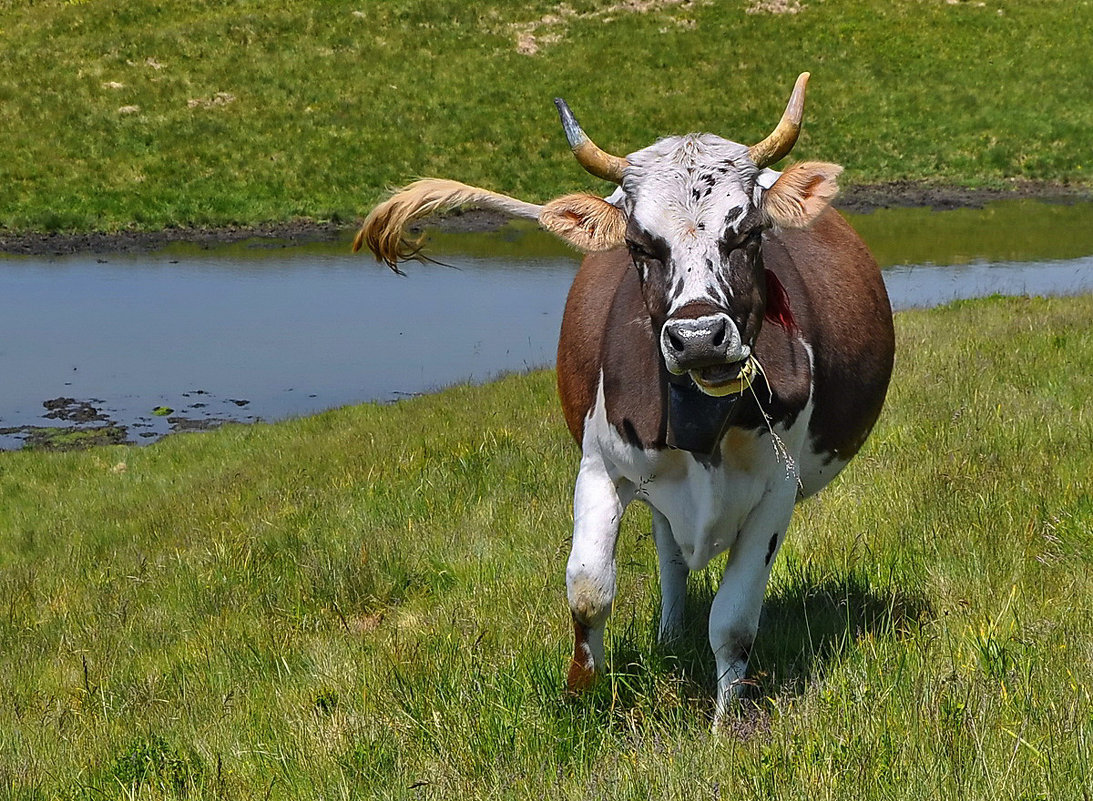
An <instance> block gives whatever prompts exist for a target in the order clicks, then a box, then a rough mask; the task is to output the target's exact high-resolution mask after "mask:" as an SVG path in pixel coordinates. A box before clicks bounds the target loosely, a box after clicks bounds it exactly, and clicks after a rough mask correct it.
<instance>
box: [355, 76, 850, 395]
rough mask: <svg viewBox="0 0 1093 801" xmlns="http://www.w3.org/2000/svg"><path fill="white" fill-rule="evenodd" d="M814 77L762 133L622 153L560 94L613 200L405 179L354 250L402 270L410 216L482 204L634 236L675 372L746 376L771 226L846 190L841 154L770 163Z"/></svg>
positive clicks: (779, 154) (811, 213)
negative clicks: (528, 199)
mask: <svg viewBox="0 0 1093 801" xmlns="http://www.w3.org/2000/svg"><path fill="white" fill-rule="evenodd" d="M807 82H808V73H803V74H802V75H801V76H800V77H799V78H798V79H797V83H796V85H795V86H794V89H793V94H792V96H791V97H790V101H789V104H788V105H787V107H786V111H785V113H784V114H783V115H782V119H781V121H780V122H779V123H778V126H777V127H776V128H775V130H774V132H773V133H771V134H770V136H768V137H767V138H766V139H764V140H763V141H762V142H759V143H758V144H756V145H752V146H750V147H749V146H747V145H741V144H737V143H736V142H730V141H728V140H726V139H722V138H721V137H719V136H714V135H712V134H691V135H688V136H674V137H669V138H666V139H661V140H660V141H658V142H656V143H655V144H653V145H651V146H649V147H647V148H645V149H643V150H639V151H637V152H635V153H631V154H630V155H629V156H627V157H626V158H620V157H618V156H613V155H611V154H609V153H606V152H605V151H603V150H601V149H600V148H599V147H597V146H596V145H595V144H594V143H593V142H592V141H591V140H590V139H589V138H588V137H587V136H586V135H585V133H584V131H582V130H581V127H580V126H579V125H578V124H577V121H576V119H575V118H574V116H573V114H572V112H570V110H569V107H568V106H566V104H565V103H564V101H561V100H558V101H556V104H557V106H558V110H559V113H560V114H561V118H562V125H563V127H564V129H565V132H566V136H567V137H568V139H569V143H570V146H571V147H572V149H573V152H574V155H575V156H576V157H577V159H578V161H579V162H580V163H581V165H582V166H583V167H584V168H585V169H586V170H588V171H589V172H590V173H592V174H593V175H596V176H597V177H600V178H603V179H605V180H609V181H613V182H614V183H617V184H618V185H619V186H618V189H617V190H616V191H615V192H614V193H613V194H612V195H610V196H609V197H608V198H606V199H603V198H599V197H596V196H593V195H586V194H576V195H565V196H563V197H560V198H557V199H556V200H552V201H551V202H549V203H547V204H546V205H544V206H537V205H534V204H530V203H525V202H523V201H520V200H516V199H515V198H510V197H507V196H505V195H499V194H497V193H494V192H489V191H487V190H483V189H477V188H475V187H468V186H466V185H464V184H459V183H456V182H454V181H439V180H433V179H427V180H424V181H419V182H418V183H416V184H412V185H411V186H409V187H406V188H405V189H403V190H402V191H400V192H399V193H397V194H395V195H394V196H393V197H391V198H390V199H388V200H387V201H385V202H384V203H382V204H380V205H379V206H377V207H376V209H375V210H373V212H372V213H371V214H370V215H369V217H368V219H367V220H365V223H364V226H363V227H362V228H361V232H360V234H358V236H357V240H356V241H355V243H354V250H356V249H357V248H359V247H360V246H361V245H362V244H367V245H368V246H369V248H370V249H371V250H372V251H373V252H374V253H375V254H376V256H377V257H378V258H380V259H381V260H382V261H385V262H386V263H387V264H388V265H390V266H391V267H396V265H397V262H398V261H401V260H404V259H407V258H412V257H413V256H414V255H415V253H416V252H417V246H416V245H415V244H414V243H408V242H407V241H406V240H405V239H403V238H402V232H403V227H404V226H405V225H406V224H407V223H408V222H409V221H410V220H412V219H415V218H417V217H421V216H424V215H425V214H428V213H432V212H434V211H437V210H442V209H444V208H450V207H453V206H458V205H466V204H471V203H473V204H477V205H480V206H488V207H490V208H494V209H497V210H500V211H504V212H506V213H509V214H511V215H514V216H525V217H534V218H536V219H538V220H539V222H540V223H541V224H542V225H543V226H544V227H545V228H547V229H548V230H550V231H552V232H554V233H555V234H557V235H558V236H560V237H561V238H562V239H564V240H566V241H567V242H569V243H570V244H572V245H574V246H575V247H577V248H579V249H581V250H584V251H602V250H610V249H612V248H616V247H619V246H623V245H625V247H626V248H627V249H628V250H629V252H630V257H631V259H632V261H633V263H634V269H635V270H636V271H637V274H638V277H639V279H640V281H641V287H642V293H643V295H644V299H645V305H646V307H647V309H648V311H649V315H650V317H651V318H652V321H653V325H654V330H655V331H657V332H658V337H659V343H660V349H661V354H662V356H663V358H664V364H665V366H666V367H667V369H668V371H669V372H670V373H672V374H673V375H677V376H683V375H685V374H688V373H689V374H690V376H691V377H692V378H693V379H694V381H695V384H696V385H697V386H698V387H699V388H700V389H701V390H702V391H703V392H705V393H707V394H710V395H722V394H725V393H726V392H727V391H728V390H727V389H726V387H730V386H734V385H739V381H738V376H739V374H740V372H741V370H742V369H743V368H744V367H745V365H747V364H748V357H749V356H750V355H751V352H752V348H753V347H754V344H755V340H756V337H757V336H758V335H759V329H760V327H761V325H762V321H763V318H764V315H765V314H767V313H768V311H769V309H768V294H769V291H770V290H769V289H768V287H772V288H774V290H775V291H779V289H780V285H778V283H777V279H774V278H773V277H772V276H771V275H769V274H768V273H767V272H766V271H765V270H764V267H763V258H762V241H761V234H762V232H763V230H764V229H766V228H769V227H771V226H778V227H783V228H800V227H804V226H806V225H808V224H809V223H811V222H812V220H814V219H815V218H816V217H817V216H818V215H819V214H820V212H822V211H823V210H824V208H826V207H827V205H828V203H829V202H830V200H831V198H833V197H834V195H835V193H836V192H837V191H838V188H837V185H836V178H837V177H838V175H839V173H840V172H842V168H841V167H839V166H838V165H835V164H826V163H820V162H804V163H801V164H796V165H794V166H792V167H790V168H788V169H787V170H786V171H785V172H783V173H777V172H773V171H771V170H769V169H766V168H767V167H768V166H769V165H771V164H774V163H775V162H777V161H778V160H780V159H781V158H783V157H784V156H785V155H786V154H788V153H789V151H790V149H792V147H793V145H794V143H795V142H796V141H797V136H798V134H799V133H800V125H801V116H802V112H803V109H804V95H805V86H806V84H807Z"/></svg>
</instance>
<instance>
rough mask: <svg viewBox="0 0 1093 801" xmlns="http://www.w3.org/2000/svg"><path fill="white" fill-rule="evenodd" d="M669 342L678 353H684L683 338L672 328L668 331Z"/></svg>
mask: <svg viewBox="0 0 1093 801" xmlns="http://www.w3.org/2000/svg"><path fill="white" fill-rule="evenodd" d="M668 344H669V345H671V346H672V350H674V351H675V352H676V353H683V340H682V339H680V338H679V335H678V334H676V333H673V332H672V331H671V330H669V331H668Z"/></svg>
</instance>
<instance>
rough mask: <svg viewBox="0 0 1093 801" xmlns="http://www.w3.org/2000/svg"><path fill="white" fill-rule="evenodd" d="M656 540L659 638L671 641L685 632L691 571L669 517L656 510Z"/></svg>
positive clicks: (654, 539)
mask: <svg viewBox="0 0 1093 801" xmlns="http://www.w3.org/2000/svg"><path fill="white" fill-rule="evenodd" d="M653 541H654V542H656V545H657V560H658V561H659V562H660V629H659V631H658V633H657V639H659V640H660V642H668V641H669V640H673V639H675V638H676V637H678V636H679V635H680V634H681V633H682V631H683V607H684V605H685V604H686V601H687V574H688V573H690V570H689V568H688V567H687V563H686V562H684V561H683V554H682V553H680V551H679V544H678V543H677V542H676V540H675V537H673V536H672V526H671V524H670V523H669V522H668V518H666V517H665V516H664V515H662V514H661V513H660V512H658V511H657V510H656V509H653Z"/></svg>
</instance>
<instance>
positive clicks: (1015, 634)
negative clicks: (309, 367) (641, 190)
mask: <svg viewBox="0 0 1093 801" xmlns="http://www.w3.org/2000/svg"><path fill="white" fill-rule="evenodd" d="M1091 318H1093V296H1087V297H1082V298H1075V299H1058V300H1027V299H1007V300H1002V299H990V300H985V301H978V302H970V303H961V304H957V305H955V306H951V307H947V308H943V309H939V310H933V311H924V312H911V313H903V314H900V315H898V316H897V326H898V333H899V342H900V346H899V353H898V366H897V378H896V381H895V383H894V385H893V387H892V390H891V394H890V398H889V403H888V406H887V408H886V410H885V413H884V415H883V416H882V418H881V421H880V423H879V425H878V428H877V430H876V431H875V433H874V435H873V437H872V438H871V440H870V441H869V443H868V444H867V446H866V448H865V449H864V451H863V453H862V455H861V456H859V458H858V459H857V460H856V462H855V463H854V464H852V465H851V467H850V468H849V469H848V470H847V472H846V473H845V474H844V475H843V476H842V477H841V478H840V479H839V480H838V481H837V482H836V484H835V485H833V486H832V487H830V488H828V489H827V490H826V491H825V492H823V493H821V494H820V495H819V496H818V497H816V498H814V499H812V500H810V501H808V502H807V503H805V504H804V505H803V506H802V507H801V508H800V509H799V511H798V515H797V517H796V518H795V522H794V524H793V526H792V529H791V533H790V536H789V538H788V540H787V542H786V545H785V547H784V548H783V550H782V553H781V555H780V557H779V560H778V562H777V565H776V568H775V571H774V576H773V579H772V583H771V587H770V591H769V593H768V600H767V604H766V607H765V612H764V618H763V623H762V625H761V629H760V638H759V641H758V643H757V647H756V650H755V653H754V658H753V672H754V675H755V678H756V682H757V687H756V689H755V692H754V699H753V701H754V702H753V703H751V704H748V705H746V706H745V707H744V708H743V709H742V710H741V712H740V714H739V716H738V717H737V718H736V719H735V720H734V721H733V722H732V725H731V726H730V727H729V728H730V731H729V732H728V733H727V734H725V735H721V736H714V735H712V734H711V733H710V725H709V718H708V713H709V709H710V693H711V682H710V673H711V659H710V657H709V656H708V654H707V653H706V648H707V646H706V643H705V634H704V623H703V616H704V614H705V608H706V607H707V606H708V604H709V601H710V598H711V593H712V590H713V587H714V585H715V583H716V574H715V573H714V572H713V571H707V572H706V573H702V574H696V575H695V576H693V577H692V581H693V585H694V590H695V592H694V598H695V603H694V604H693V608H692V609H691V610H690V612H691V614H692V616H693V617H694V618H695V620H696V622H695V624H694V627H693V630H692V631H691V633H690V636H688V638H687V639H686V641H685V644H684V645H683V646H682V647H681V648H679V649H678V650H675V651H668V650H663V649H660V648H658V647H657V646H656V645H654V642H653V639H654V637H653V635H654V629H655V623H656V620H657V610H656V604H657V600H656V599H657V589H656V575H655V564H656V561H655V556H654V550H653V545H652V542H651V538H650V536H649V533H648V531H649V520H648V515H647V513H645V512H644V511H643V510H637V509H635V510H633V511H632V512H631V513H630V514H629V515H628V516H627V519H626V521H625V523H624V530H623V535H622V537H621V544H620V552H619V563H620V580H619V584H620V593H619V603H618V606H617V609H616V612H615V615H614V617H613V618H612V622H611V624H610V625H609V626H608V637H609V644H608V648H609V654H610V660H611V664H612V672H611V674H610V676H609V678H608V679H607V680H605V681H604V682H603V683H602V685H601V686H599V687H598V688H596V690H595V691H594V692H592V693H590V694H588V695H586V696H584V697H582V698H579V699H571V698H567V697H566V696H565V695H564V693H563V676H564V670H565V667H566V659H567V655H568V650H567V649H568V648H569V646H570V630H569V621H568V618H569V616H568V610H567V608H566V601H565V592H564V586H563V572H564V571H563V566H564V561H565V556H566V553H567V546H568V536H569V525H570V522H569V521H570V511H569V501H570V492H571V483H572V477H573V475H574V471H575V467H576V459H577V457H576V451H575V447H574V446H573V445H572V444H571V443H570V442H569V441H568V439H567V435H566V433H565V431H564V425H563V424H562V420H561V416H560V413H559V411H558V409H557V405H556V401H555V399H554V389H553V378H552V375H551V374H550V373H545V372H544V373H536V374H532V375H529V376H517V377H511V378H507V379H505V380H502V381H499V382H497V383H494V384H490V385H487V386H481V387H473V388H468V387H457V388H453V389H451V390H449V391H447V392H444V393H441V394H439V395H435V396H431V397H423V398H420V399H415V400H411V401H406V402H400V403H397V404H394V405H390V406H383V407H377V406H361V407H355V408H348V409H342V410H338V411H333V412H329V413H326V414H322V415H319V416H316V417H312V418H307V419H302V420H297V421H290V422H285V423H279V424H276V425H256V426H251V427H230V428H226V429H222V430H220V431H217V432H213V433H209V434H201V435H180V436H175V437H170V438H168V439H166V440H164V441H162V442H159V443H157V444H155V445H152V446H150V447H146V448H135V447H109V448H98V449H92V450H89V451H84V452H79V453H64V454H62V453H30V452H9V453H0V796H2V797H5V798H9V797H10V798H17V799H52V798H88V799H91V798H104V797H105V798H140V799H160V798H182V797H185V798H190V799H200V798H210V799H212V798H230V799H235V798H238V799H244V798H246V799H253V798H284V799H302V798H321V799H343V798H357V797H378V798H413V799H429V798H437V799H450V798H472V797H489V798H514V799H543V798H552V799H553V798H574V799H577V798H580V799H598V798H603V799H629V798H633V799H642V800H643V801H644V799H650V798H656V799H661V798H680V799H694V798H711V799H716V798H764V799H808V800H809V801H816V800H817V799H828V798H831V799H840V798H846V799H862V798H867V799H872V798H877V799H880V798H884V799H890V798H900V799H905V798H906V799H938V798H953V799H957V798H959V799H962V801H963V800H964V799H992V800H993V799H998V798H1030V799H1031V798H1045V799H1080V798H1088V797H1089V794H1088V793H1089V791H1088V787H1089V785H1088V777H1089V776H1090V775H1093V698H1091V696H1090V683H1089V677H1090V675H1093V612H1091V608H1093V606H1091V603H1090V599H1091V598H1093V571H1091V569H1090V565H1091V561H1093V478H1091V476H1093V452H1091V449H1090V447H1089V444H1090V442H1093V416H1091V414H1090V409H1089V398H1090V397H1093V331H1091V329H1090V326H1089V320H1090V319H1091ZM1083 794H1084V795H1083Z"/></svg>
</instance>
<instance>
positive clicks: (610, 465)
mask: <svg viewBox="0 0 1093 801" xmlns="http://www.w3.org/2000/svg"><path fill="white" fill-rule="evenodd" d="M807 82H808V73H804V74H802V75H801V76H800V77H799V78H798V80H797V84H796V86H795V87H794V90H793V94H792V96H791V98H790V102H789V105H788V106H787V108H786V112H785V114H784V115H783V116H782V120H781V121H780V122H779V124H778V126H777V128H776V129H775V130H774V132H773V133H772V134H771V135H770V136H768V137H767V138H766V139H764V140H763V141H762V142H760V143H759V144H757V145H753V146H751V147H748V146H746V145H740V144H737V143H735V142H730V141H727V140H725V139H722V138H720V137H718V136H713V135H711V134H692V135H688V136H673V137H669V138H666V139H661V140H660V141H658V142H656V143H655V144H653V145H651V146H649V147H647V148H645V149H643V150H639V151H637V152H635V153H631V154H630V155H629V156H627V157H625V158H620V157H617V156H612V155H610V154H608V153H606V152H604V151H602V150H600V149H599V148H598V147H597V146H596V145H595V144H594V143H592V142H591V141H590V140H589V139H588V137H587V136H585V134H584V132H583V131H582V130H581V128H580V126H579V125H578V124H577V122H576V120H575V119H574V117H573V114H572V113H571V112H570V111H569V108H568V107H567V106H566V105H565V103H564V102H563V101H561V100H558V101H556V103H557V105H558V109H559V113H560V114H561V118H562V124H563V127H564V129H565V132H566V135H567V137H568V139H569V142H570V145H571V147H572V148H573V151H574V153H575V155H576V156H577V158H578V161H580V163H581V164H582V165H583V166H584V167H585V168H586V169H587V170H588V171H589V172H591V173H592V174H594V175H596V176H598V177H601V178H604V179H606V180H610V181H613V182H615V183H617V184H618V189H617V190H616V191H615V192H614V193H613V194H612V195H610V196H609V197H607V198H606V199H601V198H599V197H594V196H591V195H566V196H564V197H561V198H558V199H556V200H553V201H551V202H549V203H547V204H546V205H543V206H539V205H535V204H531V203H526V202H524V201H521V200H517V199H514V198H511V197H507V196H505V195H499V194H497V193H494V192H489V191H487V190H483V189H478V188H475V187H470V186H466V185H464V184H460V183H456V182H454V181H441V180H434V179H426V180H423V181H419V182H417V183H415V184H411V185H410V186H408V187H406V188H405V189H403V190H402V191H400V192H398V193H396V194H395V195H394V196H392V197H391V198H390V199H388V200H387V201H385V202H384V203H382V204H381V205H379V206H378V207H377V208H376V209H374V210H373V212H372V213H371V214H370V215H369V217H368V218H367V220H365V223H364V225H363V227H362V229H361V231H360V233H359V234H358V235H357V239H356V241H355V242H354V250H357V249H359V248H360V247H361V245H362V244H367V246H368V247H369V248H370V249H371V250H372V252H373V253H374V254H375V255H376V257H377V258H378V259H379V260H381V261H383V262H385V263H386V264H388V265H389V266H390V267H392V268H393V269H396V270H397V269H398V263H399V262H400V261H403V260H406V259H410V258H413V257H415V256H416V255H417V254H418V249H419V245H418V243H411V242H408V241H407V240H406V239H405V238H404V226H405V225H406V224H407V223H408V222H410V221H411V220H414V219H417V218H419V217H422V216H425V215H427V214H430V213H433V212H436V211H441V210H445V209H450V208H453V207H456V206H461V205H467V204H475V205H478V206H482V207H487V208H492V209H496V210H500V211H503V212H505V213H507V214H510V215H513V216H521V217H530V218H534V219H538V220H539V222H540V223H541V224H542V225H543V226H544V227H545V228H547V229H548V230H550V231H553V232H554V233H556V234H558V235H559V236H560V237H561V238H563V239H564V240H566V241H567V242H569V243H571V244H573V245H575V246H576V247H578V248H579V249H581V250H583V251H585V252H587V253H589V255H588V256H587V257H586V258H585V259H584V262H583V263H582V264H581V268H580V271H579V272H578V273H577V277H576V279H575V280H574V282H573V286H572V289H571V290H570V293H569V299H568V301H567V303H566V309H565V316H564V318H563V321H562V331H561V340H560V342H559V346H558V391H559V394H560V396H561V401H562V407H563V409H564V411H565V417H566V421H567V423H568V425H569V429H570V431H571V432H572V434H573V436H574V438H575V439H576V440H577V442H578V443H579V444H580V446H581V453H582V456H581V464H580V470H579V471H578V474H577V481H576V489H575V492H574V502H573V506H574V513H573V517H574V525H573V547H572V551H571V553H570V556H569V562H568V564H567V567H566V585H567V590H568V597H569V606H570V609H571V611H572V615H573V624H574V630H575V634H576V645H575V648H574V654H573V660H572V663H571V666H570V670H569V686H570V688H571V689H579V688H580V687H582V686H584V685H585V684H587V683H588V682H589V680H590V679H591V678H592V677H593V676H594V675H595V674H596V673H597V672H598V671H600V670H601V669H602V668H603V667H604V646H603V634H604V625H605V623H606V621H607V617H608V614H609V613H610V611H611V606H612V603H613V601H614V597H615V544H616V540H617V536H618V531H619V522H620V520H621V518H622V514H623V511H624V510H625V509H626V507H627V505H628V504H629V503H630V502H631V501H633V500H635V499H636V500H641V501H644V502H645V503H647V504H648V505H649V506H650V507H651V509H652V515H653V536H654V540H655V542H656V547H657V553H658V558H659V562H660V585H661V599H662V603H661V617H660V637H661V639H662V640H665V639H670V638H672V637H673V636H675V635H676V634H678V632H679V631H680V628H681V623H682V616H683V607H684V599H685V595H686V580H687V574H688V571H690V570H701V569H702V568H704V567H705V566H706V565H707V564H709V562H710V561H711V560H712V559H714V558H715V557H717V556H719V555H721V554H724V553H726V552H727V553H728V558H727V561H726V565H725V570H724V575H723V577H722V580H721V584H720V587H719V589H718V591H717V594H716V597H715V598H714V602H713V606H712V608H711V610H710V619H709V637H710V646H711V648H712V649H713V653H714V657H715V659H716V663H717V702H716V717H717V718H718V719H719V718H720V717H721V716H722V715H723V714H724V713H725V711H726V710H727V709H728V708H729V706H730V704H731V703H732V701H733V699H734V698H736V697H737V695H738V694H739V692H740V689H741V687H742V683H743V681H744V678H745V674H746V670H747V665H748V658H749V654H750V652H751V648H752V643H753V641H754V639H755V634H756V630H757V628H758V624H759V613H760V609H761V606H762V600H763V594H764V592H765V589H766V584H767V579H768V577H769V575H770V569H771V563H772V561H773V559H774V557H775V554H776V553H777V552H778V548H779V546H780V545H781V543H782V539H783V537H784V535H785V532H786V529H787V527H788V525H789V521H790V517H791V515H792V513H793V507H794V504H795V502H796V501H797V500H798V499H800V498H804V497H806V496H808V495H811V494H812V493H814V492H816V491H817V490H819V489H820V488H821V487H823V486H824V485H826V484H827V483H828V482H829V481H831V479H832V478H834V477H835V476H836V475H837V474H838V473H839V471H840V470H842V468H843V467H844V466H845V465H846V464H847V462H848V461H849V460H850V459H851V457H853V456H854V454H855V453H857V451H858V449H859V448H860V447H861V446H862V443H863V442H864V441H865V439H866V437H867V435H868V434H869V431H870V429H871V428H872V427H873V424H874V423H875V422H876V419H877V416H878V415H879V414H880V410H881V406H882V404H883V402H884V396H885V393H886V391H887V387H888V381H889V377H890V375H891V370H892V358H893V351H894V335H893V329H892V314H891V308H890V306H889V303H888V297H887V294H886V293H885V289H884V284H883V282H882V280H881V276H880V271H879V270H878V269H877V265H876V262H875V261H874V260H873V258H872V256H870V254H869V252H868V250H867V249H866V247H865V245H864V244H863V243H862V241H861V240H860V239H859V238H858V236H857V235H856V234H855V233H854V231H853V230H852V229H851V228H850V226H849V225H848V224H847V223H846V222H845V221H844V220H843V218H842V217H840V216H839V214H838V213H836V212H835V211H834V210H832V209H830V208H829V207H828V206H829V202H830V200H831V198H832V197H834V195H835V193H836V191H837V186H836V178H837V176H838V175H839V173H840V172H841V171H842V168H841V167H839V166H837V165H834V164H826V163H819V162H804V163H800V164H796V165H794V166H791V167H789V168H788V169H786V170H785V171H784V172H781V173H778V172H775V171H773V170H770V169H768V166H769V165H771V164H774V163H775V162H777V161H778V160H780V159H781V158H783V157H784V156H785V155H786V154H787V153H788V152H789V151H790V149H791V148H792V147H793V145H794V143H795V142H796V140H797V136H798V133H799V131H800V122H801V116H802V110H803V105H804V92H805V86H806V84H807Z"/></svg>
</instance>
